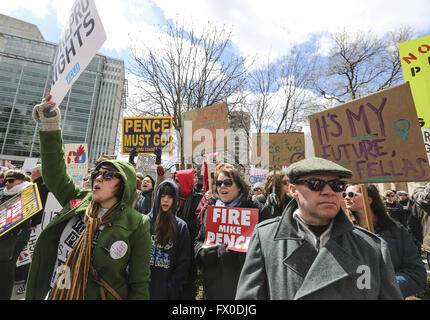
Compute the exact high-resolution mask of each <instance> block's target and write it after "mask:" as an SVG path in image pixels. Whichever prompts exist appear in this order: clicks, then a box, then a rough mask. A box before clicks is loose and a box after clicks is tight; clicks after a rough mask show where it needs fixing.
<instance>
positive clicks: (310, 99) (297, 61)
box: [246, 47, 322, 133]
mask: <svg viewBox="0 0 430 320" xmlns="http://www.w3.org/2000/svg"><path fill="white" fill-rule="evenodd" d="M317 62H318V60H317V56H316V55H315V53H314V52H312V51H306V50H304V49H303V48H299V47H294V48H293V49H292V50H291V51H290V52H289V54H288V55H286V56H284V57H282V58H280V59H278V60H277V61H276V62H274V63H270V62H267V64H265V65H264V66H263V67H262V68H260V69H258V70H254V71H253V72H252V73H251V74H250V77H249V86H248V88H249V90H250V91H251V92H252V93H251V94H249V95H248V99H247V105H246V109H247V111H248V112H249V113H250V115H251V123H252V125H253V127H254V129H255V130H256V132H258V133H259V132H267V131H270V132H292V131H297V130H300V129H301V126H302V125H303V124H304V122H305V121H306V117H307V115H309V114H310V113H314V112H316V111H318V110H320V109H321V108H322V107H321V101H319V100H321V99H320V98H319V97H317V96H316V95H315V94H314V93H313V92H312V91H311V89H312V88H313V87H314V83H313V75H314V73H315V68H316V66H317Z"/></svg>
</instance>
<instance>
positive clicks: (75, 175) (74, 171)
mask: <svg viewBox="0 0 430 320" xmlns="http://www.w3.org/2000/svg"><path fill="white" fill-rule="evenodd" d="M87 150H88V145H87V144H86V143H81V144H74V143H70V144H65V145H64V156H65V158H66V167H67V172H68V173H69V174H70V175H71V176H72V179H73V181H74V182H75V183H76V184H77V185H78V186H79V187H81V188H82V187H83V179H84V177H85V176H86V175H87V174H88V156H87V154H88V152H87Z"/></svg>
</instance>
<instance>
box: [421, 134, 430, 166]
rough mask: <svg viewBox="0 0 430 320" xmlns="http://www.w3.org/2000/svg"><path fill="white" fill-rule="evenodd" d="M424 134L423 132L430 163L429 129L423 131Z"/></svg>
mask: <svg viewBox="0 0 430 320" xmlns="http://www.w3.org/2000/svg"><path fill="white" fill-rule="evenodd" d="M422 132H423V139H424V145H425V148H426V152H427V157H428V159H429V163H430V129H429V128H426V129H422Z"/></svg>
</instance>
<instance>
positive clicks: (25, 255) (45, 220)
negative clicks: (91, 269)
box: [16, 192, 63, 267]
mask: <svg viewBox="0 0 430 320" xmlns="http://www.w3.org/2000/svg"><path fill="white" fill-rule="evenodd" d="M62 209H63V207H62V206H61V205H60V203H59V202H58V201H57V199H56V198H55V197H54V195H53V194H52V192H50V193H48V197H47V199H46V203H45V209H44V211H43V217H42V222H41V224H39V225H37V226H36V229H35V230H32V231H31V234H30V239H29V240H28V243H27V245H26V246H25V247H24V249H23V250H22V251H21V253H20V255H19V257H18V260H17V262H16V266H17V267H20V266H23V265H25V264H28V263H30V262H31V260H32V258H33V253H34V247H35V246H36V242H37V239H38V238H39V236H40V234H41V233H42V230H43V229H45V227H46V226H47V225H48V224H49V222H51V221H52V220H53V219H54V218H55V217H56V216H57V215H58V214H59V213H60V211H61V210H62Z"/></svg>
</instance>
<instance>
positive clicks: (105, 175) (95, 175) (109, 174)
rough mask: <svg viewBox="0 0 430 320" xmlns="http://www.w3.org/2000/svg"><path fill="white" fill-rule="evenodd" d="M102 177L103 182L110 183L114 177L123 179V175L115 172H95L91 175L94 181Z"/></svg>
mask: <svg viewBox="0 0 430 320" xmlns="http://www.w3.org/2000/svg"><path fill="white" fill-rule="evenodd" d="M100 175H102V177H103V180H106V181H110V180H112V179H113V178H114V177H117V178H119V177H121V175H120V174H119V173H118V172H114V171H103V172H101V171H94V172H93V173H92V174H91V180H92V181H94V180H96V179H97V178H98V177H99V176H100Z"/></svg>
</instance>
